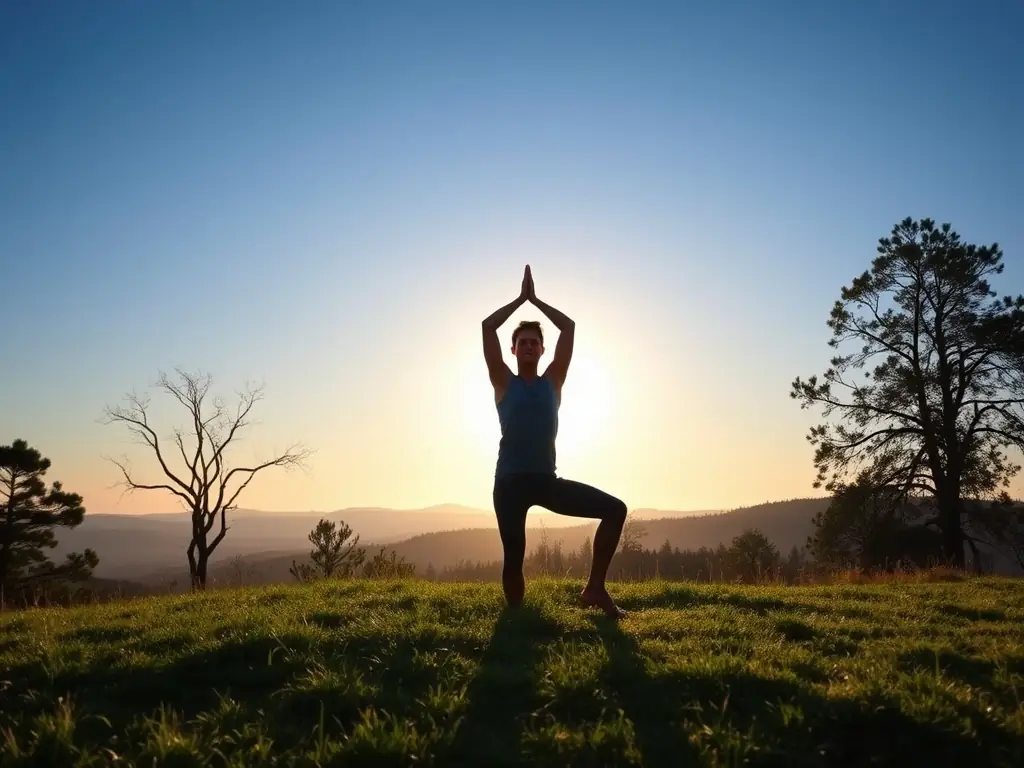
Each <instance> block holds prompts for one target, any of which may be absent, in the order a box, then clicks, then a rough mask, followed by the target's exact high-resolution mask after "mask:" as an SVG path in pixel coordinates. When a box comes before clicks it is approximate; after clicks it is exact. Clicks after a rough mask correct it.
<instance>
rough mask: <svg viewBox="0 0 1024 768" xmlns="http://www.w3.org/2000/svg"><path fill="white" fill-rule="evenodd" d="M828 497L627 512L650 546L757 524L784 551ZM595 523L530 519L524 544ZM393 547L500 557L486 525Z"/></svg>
mask: <svg viewBox="0 0 1024 768" xmlns="http://www.w3.org/2000/svg"><path fill="white" fill-rule="evenodd" d="M828 503H829V500H828V499H796V500H792V501H779V502H773V503H769V504H759V505H757V506H753V507H746V508H742V509H735V510H732V511H730V512H717V513H709V514H703V515H700V514H698V515H685V516H676V517H660V518H654V519H651V518H645V517H644V516H642V515H641V516H636V515H633V514H631V515H630V517H631V519H634V520H637V521H638V522H639V523H641V524H642V525H643V529H644V530H645V531H646V534H645V535H644V536H643V537H642V538H641V542H642V543H643V545H644V546H645V547H648V548H656V547H658V546H660V545H661V544H662V543H663V542H664V541H666V540H667V541H668V542H669V544H670V545H671V546H673V547H679V548H680V549H699V548H700V547H717V546H718V545H719V544H721V543H723V542H724V543H726V544H728V543H729V542H730V541H732V539H733V537H735V536H738V535H739V534H740V533H742V532H743V531H744V530H746V529H748V528H760V529H761V531H762V532H763V533H764V534H765V536H767V537H768V538H769V539H770V540H771V541H772V542H773V543H774V544H775V546H777V547H778V548H779V549H780V550H781V551H782V552H783V553H786V552H788V551H789V550H790V549H791V548H792V547H793V546H799V547H802V546H803V545H804V544H805V543H806V541H807V537H808V535H810V533H811V531H812V529H813V525H812V523H811V520H812V519H813V517H814V515H815V514H816V513H817V512H818V511H819V510H822V509H825V508H826V507H827V506H828ZM531 514H532V513H531ZM596 529H597V522H596V521H595V522H592V523H586V524H583V525H574V526H572V527H566V528H560V529H557V530H553V529H551V528H550V527H545V528H543V529H542V528H541V527H540V526H537V525H534V526H531V527H529V528H527V536H526V545H527V547H528V548H533V547H534V546H536V545H537V543H538V542H540V541H541V537H542V536H547V539H548V541H549V542H551V543H554V542H556V541H561V542H562V547H563V548H564V549H570V550H571V549H578V548H579V547H580V545H582V544H583V541H584V540H585V539H586V538H587V537H588V536H589V537H593V535H594V531H595V530H596ZM391 548H393V549H394V550H395V551H396V552H397V553H398V554H399V555H400V556H403V557H405V559H406V560H407V561H408V562H410V563H415V564H416V566H417V568H419V569H421V570H422V569H423V568H426V567H427V564H428V563H429V564H432V565H433V566H434V567H435V568H437V569H441V568H443V567H445V566H451V565H455V564H456V563H458V562H459V561H460V560H470V561H475V560H480V561H489V560H499V559H501V541H500V540H499V539H498V538H497V537H496V536H495V534H494V532H493V531H490V530H479V529H470V530H462V531H447V532H431V533H423V534H420V535H418V536H413V537H411V538H409V539H407V540H406V541H402V542H398V543H397V544H394V545H393V546H392V547H391Z"/></svg>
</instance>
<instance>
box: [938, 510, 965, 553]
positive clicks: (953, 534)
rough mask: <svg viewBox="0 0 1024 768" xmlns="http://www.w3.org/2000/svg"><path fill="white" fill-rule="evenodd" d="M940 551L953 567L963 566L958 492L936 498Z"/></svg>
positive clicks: (962, 539)
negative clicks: (940, 534)
mask: <svg viewBox="0 0 1024 768" xmlns="http://www.w3.org/2000/svg"><path fill="white" fill-rule="evenodd" d="M938 502H939V504H938V506H939V528H940V529H941V531H942V552H943V554H944V555H945V556H946V561H947V562H949V563H950V564H951V565H952V566H953V567H954V568H961V569H962V568H964V567H965V562H964V534H963V529H962V525H963V522H962V520H961V518H960V506H961V505H960V498H959V494H954V493H947V494H944V495H943V496H942V497H940V498H939V500H938Z"/></svg>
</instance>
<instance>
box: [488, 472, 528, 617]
mask: <svg viewBox="0 0 1024 768" xmlns="http://www.w3.org/2000/svg"><path fill="white" fill-rule="evenodd" d="M528 486H529V484H528V483H527V482H524V479H523V478H517V477H515V476H511V477H503V478H500V479H497V480H495V482H494V492H493V495H492V496H493V501H494V514H495V515H496V516H497V518H498V535H499V536H501V547H502V549H503V550H504V561H503V562H502V566H501V586H502V589H503V590H504V591H505V602H506V603H507V604H508V605H509V606H510V607H513V608H515V607H518V606H519V605H521V604H522V602H523V595H524V594H525V593H526V579H525V578H524V577H523V561H524V560H525V559H526V513H527V511H528V510H529V509H530V495H529V492H528V491H529V487H528Z"/></svg>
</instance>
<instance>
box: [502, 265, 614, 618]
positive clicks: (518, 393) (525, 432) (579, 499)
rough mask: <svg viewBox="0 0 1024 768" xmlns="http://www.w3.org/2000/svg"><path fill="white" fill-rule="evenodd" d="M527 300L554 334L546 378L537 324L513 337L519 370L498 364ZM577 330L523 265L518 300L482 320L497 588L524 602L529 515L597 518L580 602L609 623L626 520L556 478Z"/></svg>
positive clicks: (576, 485) (610, 500) (600, 497)
mask: <svg viewBox="0 0 1024 768" xmlns="http://www.w3.org/2000/svg"><path fill="white" fill-rule="evenodd" d="M527 301H529V302H530V303H531V304H533V305H534V306H536V307H537V308H538V309H540V310H541V312H543V313H544V314H545V315H546V316H547V317H548V319H549V320H551V322H552V323H553V324H554V326H555V327H556V328H557V329H558V332H559V336H558V341H557V342H556V344H555V354H554V357H553V358H552V360H551V363H550V364H549V365H548V366H547V368H546V369H545V371H544V373H543V374H541V375H538V373H537V370H538V365H539V363H540V359H541V357H542V356H543V355H544V333H543V330H542V328H541V324H540V323H539V322H538V321H536V320H528V321H523V322H521V323H520V324H519V326H518V327H517V328H516V329H515V330H514V331H513V332H512V354H513V355H515V358H516V364H517V367H518V371H517V372H516V373H514V374H513V373H512V371H511V369H510V368H509V366H508V365H507V364H506V363H505V360H504V358H503V357H502V352H501V344H500V342H499V341H498V328H500V327H501V325H502V324H503V323H504V322H505V321H506V320H508V318H509V317H511V316H512V313H513V312H515V311H516V310H517V309H518V308H519V307H520V306H522V305H523V304H524V303H526V302H527ZM575 331H576V328H575V323H574V322H573V321H572V320H571V319H569V318H568V317H566V316H565V315H564V314H562V313H561V312H559V311H558V310H557V309H555V308H554V307H552V306H550V305H549V304H546V303H545V302H543V301H541V300H540V299H538V298H537V294H536V289H535V287H534V282H533V273H532V272H531V270H530V265H529V264H527V265H526V270H525V272H524V274H523V283H522V288H521V290H520V293H519V296H518V298H516V299H515V300H513V301H511V302H509V303H508V304H506V305H505V306H503V307H501V308H500V309H498V310H496V311H495V312H494V313H493V314H491V315H490V316H489V317H488V318H486V319H485V320H484V321H483V351H484V359H485V360H486V362H487V371H488V375H489V376H490V380H491V386H492V387H493V388H494V403H495V406H496V407H497V411H498V420H499V423H500V425H501V440H500V442H499V444H498V459H497V464H496V467H495V473H494V489H493V502H494V512H495V516H496V517H497V521H498V534H499V536H500V538H501V543H502V548H503V550H504V563H503V566H502V574H501V582H502V588H503V589H504V592H505V599H506V601H507V603H508V605H509V606H511V607H515V606H518V605H520V604H521V603H522V600H523V595H524V593H525V591H526V582H525V578H524V576H523V561H524V559H525V557H526V513H527V511H528V510H529V509H530V507H532V506H534V505H536V506H541V507H544V508H545V509H548V510H550V511H552V512H555V513H557V514H561V515H571V516H574V517H585V518H596V519H599V520H600V521H601V522H600V524H599V525H598V527H597V532H596V534H595V535H594V551H593V552H594V553H593V562H592V565H591V568H590V577H589V579H588V580H587V583H586V585H585V586H584V588H583V591H582V592H581V593H580V598H581V600H582V601H583V603H584V604H585V605H588V606H593V607H598V608H601V609H602V610H603V611H604V612H605V613H606V614H608V615H609V616H612V617H613V618H620V617H622V616H624V615H625V611H623V610H622V609H621V608H619V607H618V606H617V605H616V604H615V602H614V601H613V600H612V598H611V595H609V594H608V589H607V587H606V586H605V578H606V577H607V574H608V566H609V565H610V563H611V559H612V555H614V554H615V549H616V547H617V546H618V543H619V537H620V536H621V534H622V527H623V525H624V524H625V521H626V512H627V510H626V505H625V504H624V503H623V502H622V501H621V500H620V499H617V498H616V497H614V496H612V495H611V494H609V493H606V492H604V491H602V490H599V489H598V488H595V487H593V486H590V485H586V484H584V483H580V482H577V481H574V480H569V479H566V478H564V477H559V476H558V475H557V474H556V473H555V438H556V436H557V434H558V409H559V406H560V405H561V401H562V386H563V384H564V383H565V379H566V374H567V372H568V370H569V362H570V361H571V360H572V352H573V344H574V336H575Z"/></svg>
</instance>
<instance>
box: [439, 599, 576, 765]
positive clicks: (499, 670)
mask: <svg viewBox="0 0 1024 768" xmlns="http://www.w3.org/2000/svg"><path fill="white" fill-rule="evenodd" d="M558 633H559V628H558V625H557V624H556V623H555V622H554V621H552V620H551V619H548V618H546V617H545V616H544V615H543V614H542V613H541V611H540V610H539V609H538V608H536V607H534V606H531V605H528V604H525V605H522V606H520V607H519V608H505V609H504V610H503V611H502V613H501V615H500V616H499V618H498V620H497V622H495V625H494V632H493V634H492V636H491V640H490V643H489V644H488V646H487V650H486V651H485V652H484V655H483V658H482V659H481V662H480V669H479V671H478V672H477V674H476V676H475V677H474V678H473V681H472V682H471V683H470V685H469V688H468V690H467V691H466V699H467V701H466V705H465V709H464V714H463V715H462V720H461V722H460V723H459V725H458V727H457V729H456V731H455V737H454V739H453V741H452V743H451V745H450V747H449V749H448V750H446V752H447V754H445V756H444V760H443V761H442V762H443V764H445V765H467V766H471V765H486V766H497V765H521V764H522V755H521V754H520V753H521V749H522V745H521V738H522V733H523V730H524V728H525V727H526V724H527V720H528V718H529V716H530V714H531V713H532V712H533V711H534V710H535V709H537V707H538V706H539V703H540V702H539V699H538V694H537V681H538V674H539V672H540V665H541V662H542V659H543V656H544V648H545V645H546V643H545V641H547V640H551V639H554V638H555V637H556V636H557V635H558Z"/></svg>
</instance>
